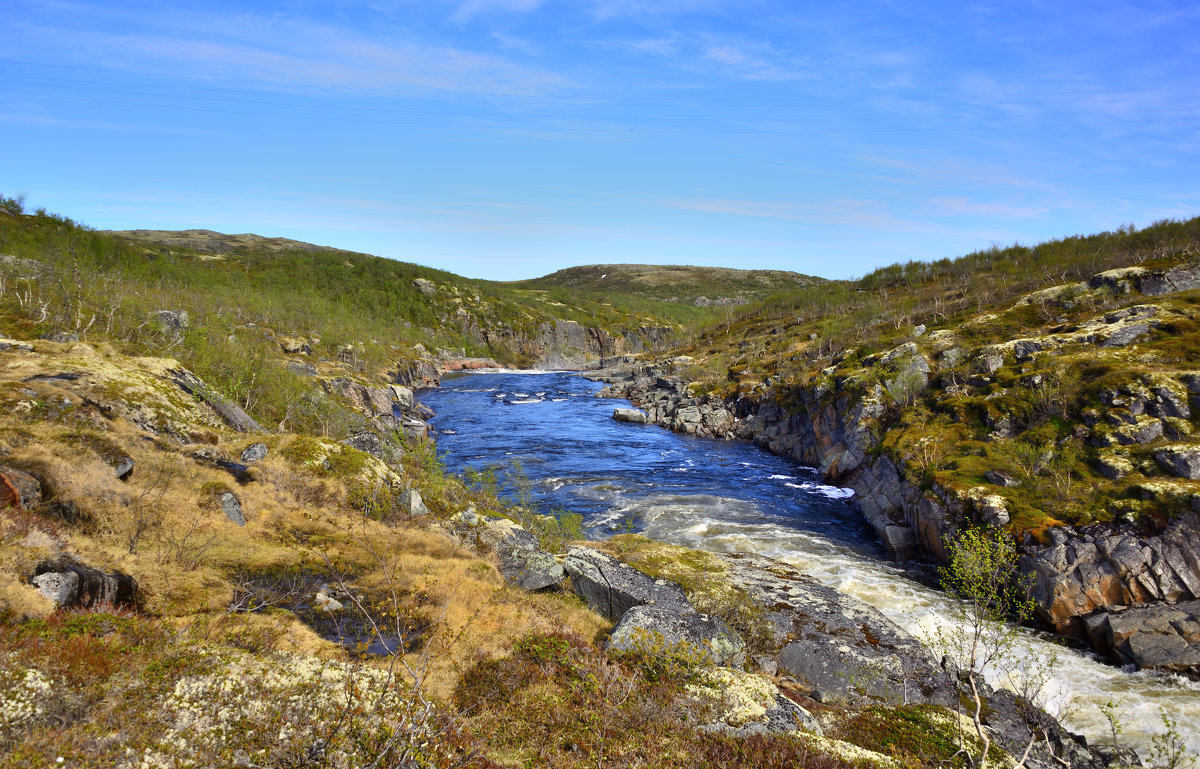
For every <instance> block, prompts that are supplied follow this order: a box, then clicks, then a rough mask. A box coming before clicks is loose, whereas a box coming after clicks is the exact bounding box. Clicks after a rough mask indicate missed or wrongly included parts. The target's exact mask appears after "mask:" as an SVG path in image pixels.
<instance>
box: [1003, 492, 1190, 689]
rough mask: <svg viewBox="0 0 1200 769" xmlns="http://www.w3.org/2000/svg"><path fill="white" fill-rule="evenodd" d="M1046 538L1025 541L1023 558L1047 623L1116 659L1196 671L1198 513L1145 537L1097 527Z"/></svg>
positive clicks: (1058, 531)
mask: <svg viewBox="0 0 1200 769" xmlns="http://www.w3.org/2000/svg"><path fill="white" fill-rule="evenodd" d="M1050 537H1051V542H1050V544H1048V545H1046V546H1037V545H1034V544H1032V543H1027V544H1026V546H1025V554H1024V555H1023V556H1022V557H1021V567H1022V570H1023V571H1026V572H1028V573H1030V574H1031V575H1032V576H1033V583H1032V589H1031V591H1030V592H1031V595H1032V596H1033V598H1034V600H1035V601H1036V602H1037V610H1038V614H1039V616H1040V617H1041V618H1042V619H1043V620H1044V621H1046V622H1047V623H1048V624H1050V625H1052V626H1053V627H1054V628H1055V629H1056V630H1058V631H1059V632H1060V633H1063V634H1065V635H1070V636H1073V637H1075V638H1079V639H1081V640H1086V641H1089V642H1090V643H1091V644H1092V645H1093V646H1094V647H1095V648H1096V649H1097V650H1098V651H1101V652H1103V653H1105V654H1107V655H1108V656H1109V657H1110V659H1112V660H1113V661H1114V662H1116V663H1118V664H1130V663H1133V664H1136V665H1138V666H1139V667H1146V668H1153V669H1164V670H1170V671H1175V672H1191V673H1195V672H1196V671H1197V670H1200V667H1198V663H1200V658H1197V656H1196V655H1197V647H1196V644H1197V643H1200V624H1196V622H1195V620H1196V608H1197V607H1200V603H1197V600H1198V599H1200V514H1197V513H1190V514H1188V515H1185V516H1183V517H1181V518H1179V519H1177V520H1175V521H1173V522H1172V523H1171V524H1170V525H1169V526H1167V528H1166V529H1164V530H1163V531H1161V532H1158V533H1156V534H1150V535H1146V534H1144V533H1143V532H1140V531H1137V530H1135V529H1134V528H1133V527H1131V526H1124V527H1121V526H1111V525H1097V526H1091V527H1083V528H1079V529H1071V528H1060V529H1053V530H1051V532H1050ZM1131 607H1136V608H1131ZM1186 607H1191V608H1186ZM1187 617H1191V619H1190V620H1189V619H1187ZM1135 620H1136V621H1135ZM1143 633H1144V634H1145V638H1139V637H1138V636H1139V635H1141V634H1143Z"/></svg>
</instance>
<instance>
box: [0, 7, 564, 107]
mask: <svg viewBox="0 0 1200 769" xmlns="http://www.w3.org/2000/svg"><path fill="white" fill-rule="evenodd" d="M524 1H526V2H528V0H524ZM514 2H516V0H514ZM90 15H91V14H90V12H89V11H88V9H86V8H81V9H80V13H79V14H70V15H66V14H64V15H63V16H62V17H61V18H62V19H64V21H62V22H57V21H56V23H55V24H54V25H50V24H47V23H42V24H37V23H35V22H29V23H24V22H20V21H17V22H10V23H9V24H8V25H6V26H7V27H8V29H9V30H11V31H12V32H15V33H17V34H16V39H19V40H22V41H24V43H25V45H26V46H28V48H29V50H30V54H31V55H33V54H34V52H36V50H38V49H40V48H42V47H44V46H49V47H50V48H53V49H55V50H60V51H61V50H73V51H78V52H80V61H86V63H87V64H89V65H90V66H96V65H100V66H106V67H113V68H121V69H129V70H132V71H142V72H145V71H148V70H153V71H156V72H159V73H162V74H164V75H175V76H185V77H191V78H200V79H209V80H222V79H230V80H236V81H238V82H239V83H242V84H245V85H246V86H250V87H258V88H270V89H276V90H296V89H299V90H303V89H313V88H316V89H323V90H334V91H337V90H341V91H343V92H359V93H362V92H375V93H380V94H387V93H396V92H405V91H412V90H427V91H438V92H445V91H450V92H458V93H472V94H489V95H542V94H546V93H553V92H558V91H561V90H563V89H565V88H568V87H570V85H571V83H570V81H569V80H568V79H567V78H566V77H564V76H562V75H560V74H558V73H556V72H552V71H548V70H542V69H538V68H534V67H529V66H525V65H521V64H517V63H514V62H512V61H509V60H507V59H505V58H503V57H500V56H496V55H494V54H490V53H480V52H476V51H472V50H466V49H462V48H457V47H452V46H445V45H436V44H430V43H426V42H420V41H411V40H405V39H403V38H401V39H395V38H394V37H392V36H389V35H383V34H381V35H378V36H368V35H367V34H366V33H362V32H358V31H355V30H351V29H348V28H342V27H338V26H332V25H329V24H324V23H318V22H313V21H309V20H306V19H301V18H283V19H281V18H277V17H266V16H257V15H253V14H232V15H230V14H200V13H194V12H186V11H180V12H176V11H171V10H163V11H160V12H158V13H155V14H152V15H150V16H148V17H137V18H135V17H132V16H128V17H126V18H123V19H122V18H113V17H112V15H111V14H109V15H107V16H106V17H105V23H103V24H89V21H90V19H89V17H90ZM118 30H119V31H118ZM10 39H11V38H10Z"/></svg>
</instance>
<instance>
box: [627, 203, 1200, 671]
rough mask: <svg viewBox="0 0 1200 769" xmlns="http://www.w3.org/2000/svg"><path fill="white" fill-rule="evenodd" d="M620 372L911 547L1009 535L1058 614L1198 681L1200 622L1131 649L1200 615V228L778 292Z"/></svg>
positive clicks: (1126, 657) (1042, 600)
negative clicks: (1199, 629) (798, 470)
mask: <svg viewBox="0 0 1200 769" xmlns="http://www.w3.org/2000/svg"><path fill="white" fill-rule="evenodd" d="M607 376H608V378H609V380H610V381H613V382H614V385H613V392H614V394H617V395H621V396H627V397H631V398H633V399H634V400H635V401H636V402H638V403H640V404H642V405H643V406H644V407H645V408H646V410H647V414H648V417H649V419H650V420H651V421H655V422H657V423H659V424H663V425H666V426H669V427H672V428H673V429H677V430H682V431H685V432H691V433H697V434H701V435H714V436H722V437H727V438H732V437H740V438H746V439H750V440H754V441H756V442H758V443H760V444H762V445H764V446H767V447H769V448H770V449H771V450H773V451H775V452H777V453H780V454H784V455H786V456H790V457H794V458H795V459H797V460H799V461H800V462H803V463H805V464H808V465H811V466H814V467H817V468H819V469H820V470H821V472H822V473H823V475H824V476H825V478H826V479H827V480H828V481H829V482H831V483H836V484H838V485H842V486H848V487H851V488H853V489H854V490H855V492H856V502H857V504H858V506H859V508H860V509H861V511H862V513H863V514H864V517H865V518H866V519H867V520H868V521H869V522H870V523H871V524H872V525H873V527H874V528H875V530H876V531H877V532H878V534H879V536H880V538H881V539H882V540H883V541H884V542H885V543H886V544H887V545H888V546H889V548H891V550H892V551H893V553H894V554H895V555H896V557H898V558H900V559H908V558H914V557H918V558H920V557H924V558H932V559H934V560H939V559H943V558H944V557H945V546H946V543H947V541H949V540H950V539H952V538H953V537H954V536H955V535H956V533H957V532H959V531H961V530H963V529H965V528H970V527H977V526H983V527H986V528H991V529H995V530H1000V531H1004V532H1007V533H1008V534H1010V535H1011V536H1013V537H1014V538H1015V539H1016V540H1017V541H1019V542H1021V543H1022V547H1023V554H1024V555H1023V558H1024V560H1023V568H1024V570H1025V571H1026V575H1027V577H1028V582H1027V584H1026V585H1025V587H1026V589H1027V591H1028V592H1029V594H1030V595H1031V596H1032V597H1033V598H1034V599H1035V600H1036V601H1037V604H1038V612H1039V616H1040V617H1041V619H1042V621H1043V622H1044V623H1045V624H1046V625H1047V626H1049V627H1052V628H1054V629H1056V630H1057V631H1059V632H1061V633H1064V634H1067V635H1071V636H1073V637H1075V638H1079V639H1083V640H1086V641H1088V642H1090V643H1092V644H1093V645H1094V646H1095V647H1096V648H1097V649H1098V650H1099V651H1101V652H1102V653H1105V654H1107V655H1109V656H1110V657H1112V658H1113V659H1114V661H1117V662H1120V663H1121V664H1128V663H1136V664H1138V665H1141V666H1144V667H1159V668H1162V669H1167V670H1175V671H1184V672H1190V673H1192V674H1193V675H1194V674H1197V673H1200V662H1198V660H1200V645H1198V642H1200V638H1196V637H1195V636H1194V634H1190V633H1189V632H1188V631H1186V630H1178V631H1177V630H1166V631H1164V633H1163V634H1161V635H1159V634H1157V631H1156V632H1155V633H1148V634H1147V635H1144V636H1140V640H1131V638H1134V637H1138V636H1139V634H1140V633H1141V632H1142V630H1143V629H1144V627H1145V625H1146V624H1147V623H1150V622H1151V620H1150V619H1148V617H1151V616H1157V617H1159V618H1160V619H1162V618H1164V617H1167V616H1169V617H1171V618H1172V619H1171V620H1170V621H1167V620H1163V621H1167V622H1168V624H1167V625H1164V626H1162V627H1166V628H1173V627H1175V626H1174V625H1171V624H1170V622H1176V621H1178V622H1183V623H1184V624H1182V625H1179V627H1182V628H1186V627H1189V626H1188V625H1187V624H1186V623H1187V622H1188V621H1194V618H1195V617H1200V561H1197V555H1196V554H1197V553H1200V512H1198V511H1200V432H1198V431H1197V427H1198V426H1200V395H1198V394H1200V219H1191V220H1188V221H1183V222H1178V221H1164V222H1159V223H1156V224H1155V225H1153V226H1151V227H1148V228H1146V229H1144V230H1133V229H1132V228H1123V229H1121V230H1118V231H1116V232H1109V233H1102V234H1099V235H1093V236H1087V237H1074V238H1066V239H1062V240H1057V241H1051V242H1048V243H1043V244H1040V245H1036V246H1031V247H1025V246H1014V247H1011V248H1008V249H999V248H993V249H989V250H988V251H984V252H979V253H975V254H970V255H967V256H965V257H962V258H960V259H957V260H944V261H942V262H937V263H910V264H905V265H894V266H892V267H888V268H885V269H881V270H878V271H876V272H874V273H872V274H870V275H868V276H866V277H864V278H862V279H861V280H858V281H843V282H833V283H828V284H825V285H821V286H816V287H811V288H807V289H804V290H801V291H796V292H792V293H790V294H786V295H778V296H775V297H772V298H770V299H768V300H766V301H764V302H762V303H760V304H758V305H754V306H750V307H747V308H743V309H742V310H741V311H740V312H739V313H738V314H737V315H736V316H735V317H733V318H732V319H730V320H728V321H727V322H722V323H720V324H719V325H716V326H713V327H711V328H710V329H709V330H708V331H706V332H705V333H704V334H702V335H701V336H700V337H699V338H698V339H697V341H695V342H694V343H692V344H688V345H685V346H683V347H681V348H679V349H677V350H674V351H672V352H671V353H668V354H667V355H666V356H664V357H663V358H660V359H659V360H658V361H657V362H654V361H648V362H647V363H643V364H640V365H637V366H632V367H626V368H625V369H623V370H621V371H614V372H611V373H609V374H608V375H607ZM1139 605H1140V606H1145V607H1147V608H1146V610H1145V611H1146V612H1148V613H1147V614H1146V615H1144V616H1142V615H1137V614H1135V613H1133V612H1129V613H1122V611H1123V610H1124V609H1125V608H1126V607H1128V606H1139ZM1185 615H1186V616H1190V617H1193V620H1186V621H1185V620H1184V619H1182V618H1183V617H1184V616H1185ZM1135 617H1138V619H1137V620H1136V621H1135V620H1134V618H1135ZM1130 623H1132V625H1131V624H1130ZM1147 632H1148V631H1147Z"/></svg>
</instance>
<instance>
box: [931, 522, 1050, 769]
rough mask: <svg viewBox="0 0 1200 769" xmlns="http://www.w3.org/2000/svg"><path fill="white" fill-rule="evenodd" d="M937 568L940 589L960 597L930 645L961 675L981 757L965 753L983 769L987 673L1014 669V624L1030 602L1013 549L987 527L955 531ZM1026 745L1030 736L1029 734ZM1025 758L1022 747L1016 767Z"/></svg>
mask: <svg viewBox="0 0 1200 769" xmlns="http://www.w3.org/2000/svg"><path fill="white" fill-rule="evenodd" d="M946 555H947V561H948V562H947V564H946V565H945V566H944V567H942V569H941V575H940V576H941V583H942V588H943V589H944V590H945V591H946V592H947V593H949V594H950V595H951V596H952V597H954V598H956V599H958V600H957V601H956V603H955V606H956V609H957V616H956V617H955V619H956V620H957V622H956V623H955V624H954V625H953V626H952V627H951V628H949V629H946V630H945V631H943V632H942V633H941V634H940V635H939V637H938V638H937V639H936V640H935V641H934V645H935V646H936V647H937V648H938V649H939V651H941V652H943V653H944V654H945V655H946V656H947V657H948V658H949V659H950V661H951V662H953V663H954V664H955V665H956V666H957V668H958V671H959V674H960V676H961V677H962V679H964V680H965V683H966V684H967V686H969V687H970V689H969V696H970V707H971V711H972V712H971V713H970V716H971V720H972V723H973V724H974V727H975V736H976V737H977V738H978V740H979V743H980V751H979V756H978V757H974V756H971V755H970V752H969V751H967V750H966V748H965V747H964V748H963V751H964V753H966V755H967V756H968V758H969V759H970V760H971V762H972V763H973V764H974V765H975V766H976V767H977V769H986V767H987V760H988V750H989V749H990V748H991V744H992V740H991V737H990V736H989V735H988V733H987V730H985V729H984V727H983V716H984V707H985V693H986V691H987V684H986V683H985V680H986V677H987V675H988V674H993V675H996V676H1004V675H1006V674H1009V673H1011V672H1012V671H1013V669H1014V668H1015V667H1016V664H1015V663H1016V662H1017V661H1018V660H1017V657H1016V655H1015V654H1014V647H1015V645H1016V641H1017V633H1018V630H1017V626H1016V624H1014V623H1015V622H1021V621H1024V620H1027V619H1029V618H1030V617H1032V616H1033V610H1034V602H1033V600H1032V599H1030V598H1029V597H1028V596H1027V595H1026V594H1025V591H1024V590H1023V589H1022V587H1021V585H1020V583H1019V580H1018V579H1017V577H1018V573H1017V550H1016V546H1015V545H1014V544H1013V542H1012V540H1011V539H1009V538H1008V537H1007V536H1005V535H1004V534H1003V533H1000V532H996V531H994V530H987V529H967V530H965V531H962V532H959V533H958V535H957V536H955V537H954V539H952V540H950V542H949V543H948V545H947V552H946ZM1030 733H1031V738H1030V743H1029V747H1032V745H1033V741H1034V737H1033V730H1032V729H1031V730H1030ZM1028 755H1029V748H1026V750H1025V755H1024V756H1022V757H1021V759H1020V761H1019V762H1018V764H1017V766H1021V765H1022V764H1023V763H1024V761H1025V758H1027V757H1028Z"/></svg>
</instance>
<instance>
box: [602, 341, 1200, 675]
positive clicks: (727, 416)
mask: <svg viewBox="0 0 1200 769" xmlns="http://www.w3.org/2000/svg"><path fill="white" fill-rule="evenodd" d="M912 368H913V371H914V376H916V375H917V374H922V373H923V372H924V370H925V369H924V368H923V367H920V366H917V365H915V364H914V365H913V366H912ZM672 370H673V365H672V364H671V363H670V362H667V363H660V364H645V363H640V364H639V363H623V364H620V365H617V366H615V367H613V368H610V369H607V370H602V371H600V372H597V373H596V374H595V375H593V377H594V378H596V379H599V380H601V381H605V382H607V383H608V386H607V387H605V388H604V390H602V391H601V394H602V395H605V396H610V397H618V398H627V399H629V400H631V401H633V403H634V404H635V405H636V406H638V407H639V408H640V409H641V410H642V411H643V412H644V413H645V415H646V421H647V422H650V423H653V424H657V425H660V426H663V427H666V428H669V429H671V430H674V431H676V432H683V433H688V434H692V435H700V436H707V437H714V438H722V439H726V440H728V439H733V438H740V439H745V440H749V441H753V442H754V443H756V444H758V445H759V446H762V447H764V448H766V449H768V450H770V451H771V452H773V453H775V454H778V455H781V456H785V457H789V458H791V459H794V460H796V461H797V462H800V463H801V464H804V465H808V466H811V467H815V468H817V469H819V470H820V472H821V474H822V476H823V477H824V478H825V479H826V480H827V481H828V482H830V483H833V484H837V485H840V486H844V487H848V488H851V489H853V490H854V492H855V496H854V502H855V504H856V505H857V507H858V508H859V510H861V512H862V513H863V516H864V517H865V518H866V519H867V520H868V521H869V522H870V523H871V525H872V527H873V528H874V529H875V531H876V532H877V533H878V534H879V536H880V538H881V539H882V540H883V542H884V543H885V544H886V545H887V547H888V548H889V549H890V550H891V552H892V554H893V555H894V556H895V557H896V558H897V559H898V560H908V559H911V558H921V557H925V558H932V559H934V560H944V557H945V552H944V544H943V543H944V542H946V541H947V539H948V538H949V537H951V536H952V535H953V533H954V532H955V531H956V530H957V528H958V526H959V525H961V523H962V522H964V521H970V522H974V523H982V524H989V525H1004V524H1005V523H1007V522H1008V517H1007V516H1008V513H1007V511H1006V510H1005V509H1004V506H1003V500H1002V499H1001V498H1000V497H998V496H994V495H988V494H986V493H978V494H974V495H972V494H967V495H959V494H957V493H954V492H951V491H949V490H946V489H943V488H941V487H939V486H938V485H936V484H934V486H933V487H932V488H924V489H923V488H921V487H919V486H917V485H916V484H914V483H911V482H909V481H908V480H906V479H905V477H904V475H903V473H902V472H901V468H899V467H898V466H897V464H896V463H895V462H894V461H893V460H892V459H891V458H890V457H889V456H888V455H887V454H885V453H883V452H881V451H879V450H878V449H879V447H880V444H881V441H882V438H883V427H882V426H881V418H882V417H883V416H884V413H885V403H886V394H885V387H886V383H885V384H876V385H873V386H869V387H866V388H863V389H860V390H858V391H853V392H851V391H846V392H840V393H835V392H831V391H830V390H828V389H823V388H821V387H819V386H818V387H810V388H805V389H801V390H799V391H797V392H795V393H793V397H794V398H795V399H796V400H797V402H796V403H795V404H794V405H793V406H792V407H790V408H789V409H787V410H785V409H784V408H783V407H782V406H781V405H779V404H778V403H777V402H776V401H774V400H771V399H761V400H760V399H751V398H746V397H742V398H736V399H720V398H715V397H713V396H708V395H702V396H694V395H691V394H690V393H689V391H688V388H687V383H686V382H685V381H684V380H683V379H681V378H679V377H676V376H672V374H671V372H672ZM917 379H919V377H917ZM914 381H915V380H914ZM1159 400H1161V401H1162V403H1159ZM1174 400H1176V399H1165V396H1161V395H1160V396H1157V398H1154V397H1152V398H1151V399H1150V400H1149V401H1148V402H1147V403H1146V404H1145V410H1146V413H1148V414H1158V413H1160V412H1161V414H1168V412H1169V411H1170V409H1171V408H1172V404H1174ZM1174 405H1176V406H1177V405H1178V404H1174ZM1184 405H1185V406H1186V403H1184ZM1155 424H1160V422H1157V421H1156V422H1155ZM1162 453H1163V458H1162V459H1161V460H1159V462H1160V464H1164V463H1165V464H1166V465H1169V466H1171V467H1175V466H1176V465H1178V466H1180V467H1181V468H1182V469H1181V470H1180V471H1179V472H1178V473H1177V474H1178V475H1180V476H1183V477H1186V476H1187V472H1185V471H1188V470H1189V469H1190V464H1189V463H1188V461H1187V460H1189V459H1190V457H1188V456H1183V455H1182V453H1181V452H1175V453H1169V452H1167V451H1166V450H1164V452H1162ZM1180 456H1183V458H1182V459H1180V458H1179V457H1180ZM1000 480H1001V481H1003V480H1004V479H1000ZM1050 536H1051V537H1052V541H1051V544H1050V545H1040V544H1038V543H1036V542H1034V541H1033V540H1032V539H1031V540H1028V541H1027V542H1026V543H1025V544H1024V545H1023V547H1022V553H1023V555H1022V566H1023V568H1024V569H1025V570H1026V571H1027V572H1028V573H1030V574H1031V575H1033V578H1032V584H1031V589H1030V594H1031V596H1032V597H1033V598H1034V599H1035V600H1036V601H1037V604H1038V614H1039V616H1040V618H1041V619H1042V620H1043V621H1044V622H1046V623H1047V624H1048V625H1050V626H1052V627H1054V628H1055V629H1056V630H1057V631H1058V632H1060V633H1062V634H1065V635H1069V636H1071V637H1074V638H1077V639H1079V640H1083V641H1086V642H1089V643H1091V644H1092V645H1093V646H1094V647H1095V648H1096V649H1097V650H1099V651H1101V652H1102V653H1105V654H1107V655H1109V656H1110V657H1111V658H1112V659H1113V661H1115V662H1117V663H1120V664H1127V663H1135V664H1137V665H1139V666H1143V667H1147V668H1160V669H1166V670H1172V671H1180V672H1186V673H1189V674H1191V675H1197V674H1198V673H1200V665H1198V664H1197V656H1198V654H1197V650H1198V649H1200V646H1197V644H1200V625H1196V624H1195V620H1196V617H1197V614H1196V612H1194V611H1192V610H1190V609H1188V608H1187V607H1185V606H1184V604H1185V603H1187V602H1190V601H1197V600H1200V514H1197V513H1191V514H1189V515H1186V516H1184V517H1182V518H1179V519H1177V520H1176V521H1175V522H1174V523H1172V524H1171V525H1170V526H1168V527H1167V528H1166V529H1164V530H1163V531H1160V532H1157V533H1155V532H1148V531H1145V530H1142V529H1141V528H1140V527H1135V526H1132V525H1129V526H1124V527H1119V526H1113V525H1096V526H1092V527H1086V528H1079V529H1075V528H1071V527H1062V528H1058V529H1052V530H1051V531H1050ZM1130 607H1137V611H1138V613H1137V614H1130V615H1128V617H1119V615H1121V614H1122V613H1125V612H1128V611H1130V610H1131V609H1130ZM1150 617H1154V618H1155V619H1153V621H1151V620H1150V619H1149V618H1150ZM1133 618H1138V619H1139V620H1141V619H1145V620H1146V622H1145V626H1144V629H1142V630H1139V628H1138V627H1137V626H1136V625H1135V623H1133V622H1132V621H1131V620H1132V619H1133ZM1188 618H1190V619H1188ZM1140 634H1145V638H1139V635H1140Z"/></svg>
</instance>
